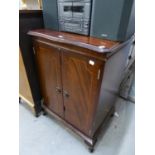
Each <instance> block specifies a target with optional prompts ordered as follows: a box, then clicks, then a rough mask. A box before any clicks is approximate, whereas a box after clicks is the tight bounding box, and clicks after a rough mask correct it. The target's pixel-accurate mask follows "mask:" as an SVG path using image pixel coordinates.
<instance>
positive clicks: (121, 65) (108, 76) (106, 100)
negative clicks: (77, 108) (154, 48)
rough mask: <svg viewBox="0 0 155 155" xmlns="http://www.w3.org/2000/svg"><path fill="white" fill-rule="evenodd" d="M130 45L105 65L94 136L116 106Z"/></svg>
mask: <svg viewBox="0 0 155 155" xmlns="http://www.w3.org/2000/svg"><path fill="white" fill-rule="evenodd" d="M130 45H131V44H128V45H127V46H126V47H124V48H122V49H121V50H120V51H118V52H116V53H115V54H114V55H112V56H111V57H110V58H109V59H108V61H107V62H106V64H105V70H104V73H103V80H102V85H101V91H100V98H99V105H98V108H97V112H96V117H95V121H94V124H93V134H94V133H95V131H96V130H97V129H98V127H99V126H100V125H101V123H102V122H103V120H104V118H105V117H106V115H107V113H108V112H109V111H110V109H111V108H112V106H114V104H115V100H116V97H117V94H118V91H119V85H120V82H121V80H122V77H123V73H124V69H125V65H126V61H127V57H128V53H129V49H130Z"/></svg>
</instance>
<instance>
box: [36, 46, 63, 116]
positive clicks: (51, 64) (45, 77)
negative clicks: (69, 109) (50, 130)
mask: <svg viewBox="0 0 155 155" xmlns="http://www.w3.org/2000/svg"><path fill="white" fill-rule="evenodd" d="M35 52H36V54H35V56H36V62H37V67H38V73H39V80H40V86H41V91H42V96H43V98H44V104H45V105H46V106H47V107H48V108H49V109H50V110H52V111H53V112H55V113H57V114H58V115H59V116H62V117H63V102H62V83H61V68H60V51H59V49H58V48H55V47H51V46H50V47H49V46H47V45H44V44H43V43H35Z"/></svg>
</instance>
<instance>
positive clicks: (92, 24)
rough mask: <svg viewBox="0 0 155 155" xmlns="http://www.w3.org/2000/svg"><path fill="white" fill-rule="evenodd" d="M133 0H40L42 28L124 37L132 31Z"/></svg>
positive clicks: (113, 38) (116, 38)
mask: <svg viewBox="0 0 155 155" xmlns="http://www.w3.org/2000/svg"><path fill="white" fill-rule="evenodd" d="M134 11H135V5H134V0H117V1H116V0H43V15H44V25H45V28H50V29H53V30H56V31H65V32H72V33H77V34H82V35H90V36H92V37H96V38H100V39H108V40H114V41H125V40H127V39H129V38H130V37H131V36H132V35H133V34H134V32H135V13H134Z"/></svg>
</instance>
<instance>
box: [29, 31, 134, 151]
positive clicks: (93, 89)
mask: <svg viewBox="0 0 155 155" xmlns="http://www.w3.org/2000/svg"><path fill="white" fill-rule="evenodd" d="M29 35H31V36H33V49H34V55H35V60H36V66H37V69H38V75H39V81H40V88H41V93H42V97H43V101H44V102H43V105H42V106H43V108H44V111H45V112H47V113H49V114H51V115H53V116H54V117H55V118H57V119H59V120H60V121H62V122H63V123H65V124H66V125H67V126H68V127H69V128H71V129H72V130H73V131H75V132H76V133H77V134H78V135H80V136H81V137H82V138H84V140H85V142H86V143H87V144H88V145H89V149H90V151H93V147H94V144H95V142H96V140H97V135H98V131H99V129H100V127H101V125H102V124H103V122H104V121H105V120H106V118H108V116H109V115H110V114H112V113H113V112H114V104H115V99H116V97H117V94H118V90H119V84H120V82H121V77H122V75H123V70H124V67H125V63H126V60H127V57H128V52H129V48H130V44H131V42H132V40H133V39H130V40H129V41H127V42H125V43H118V42H112V41H106V40H100V39H95V38H90V37H86V36H80V35H75V34H69V33H63V32H54V31H49V30H46V29H41V30H34V31H30V32H29Z"/></svg>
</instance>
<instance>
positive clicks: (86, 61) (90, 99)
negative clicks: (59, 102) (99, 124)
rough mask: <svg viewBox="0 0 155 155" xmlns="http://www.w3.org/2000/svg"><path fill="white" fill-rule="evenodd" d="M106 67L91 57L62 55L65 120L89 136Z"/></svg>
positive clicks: (67, 53) (69, 53)
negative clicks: (103, 69) (103, 71)
mask: <svg viewBox="0 0 155 155" xmlns="http://www.w3.org/2000/svg"><path fill="white" fill-rule="evenodd" d="M103 65H104V64H103V62H101V61H99V60H95V59H93V58H90V57H86V56H82V55H80V54H74V53H72V52H69V51H66V50H63V52H62V77H63V78H62V79H63V95H64V105H65V120H66V121H68V122H69V123H71V124H72V125H73V126H75V127H76V128H78V129H79V130H81V131H82V132H84V133H85V134H87V135H90V134H91V127H92V121H93V117H94V114H95V109H96V106H97V98H98V93H99V89H100V83H101V79H102V77H101V75H102V68H103Z"/></svg>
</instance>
